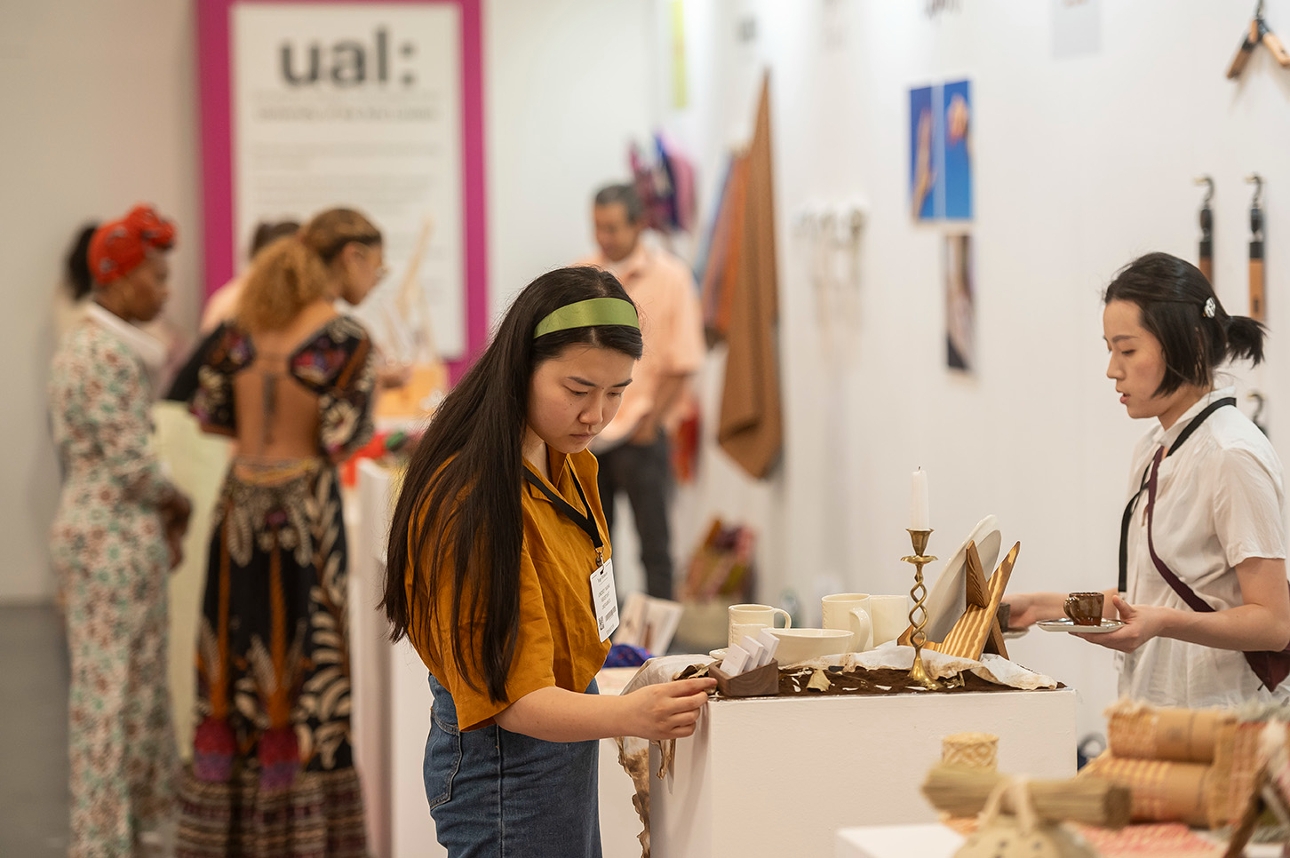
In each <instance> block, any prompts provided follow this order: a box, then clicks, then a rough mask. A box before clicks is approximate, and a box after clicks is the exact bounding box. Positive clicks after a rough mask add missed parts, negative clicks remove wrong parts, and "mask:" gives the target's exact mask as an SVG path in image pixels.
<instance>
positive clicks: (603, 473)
mask: <svg viewBox="0 0 1290 858" xmlns="http://www.w3.org/2000/svg"><path fill="white" fill-rule="evenodd" d="M592 217H593V220H594V222H595V227H596V244H598V245H599V246H600V253H599V254H597V255H596V256H594V257H592V258H591V259H588V260H584V261H585V263H587V264H591V265H595V266H598V267H600V268H604V269H605V270H607V271H609V272H611V273H613V275H614V276H615V277H617V278H618V279H619V281H620V282H621V283H622V284H623V288H625V289H626V290H627V294H628V295H630V296H631V298H632V300H633V301H635V302H636V307H637V311H638V313H639V315H640V321H641V337H642V338H643V339H644V341H645V353H644V355H643V356H642V357H641V359H640V362H639V363H637V365H636V370H635V372H633V373H632V383H631V384H630V385H628V387H627V389H626V390H625V391H624V393H623V401H622V405H621V407H620V408H619V409H618V414H617V416H615V417H614V419H613V422H611V423H610V424H609V425H608V426H607V427H605V429H604V431H602V432H601V433H600V435H599V437H598V438H597V439H596V443H595V446H593V448H592V449H593V450H594V452H595V453H596V457H597V458H598V459H599V460H600V479H599V483H600V497H601V501H602V503H603V504H604V508H605V519H606V521H607V522H608V524H609V527H610V530H611V531H612V530H613V526H614V498H615V496H616V495H617V493H618V492H619V491H623V492H625V493H626V494H627V500H628V501H629V502H630V503H631V505H632V517H633V518H634V519H635V521H636V532H637V534H638V536H639V538H640V543H641V563H642V565H643V566H644V567H645V584H646V590H647V591H648V593H649V595H651V596H656V597H658V598H663V599H670V598H672V546H671V535H670V532H669V527H668V501H669V499H670V496H671V493H672V462H671V453H670V443H669V437H670V435H671V433H672V431H673V430H674V429H675V428H676V425H677V423H679V422H680V420H681V418H682V417H683V416H684V412H685V410H686V408H688V407H689V405H690V395H689V393H690V391H689V382H690V377H691V376H692V375H693V374H694V373H695V372H696V371H697V370H698V369H699V367H700V366H701V365H702V363H703V354H704V344H703V319H702V311H701V309H700V306H699V297H698V290H697V288H696V286H695V283H694V275H693V274H692V273H691V272H690V269H689V267H688V266H687V265H686V264H685V263H683V262H682V261H681V260H679V259H677V258H676V257H675V256H673V255H672V254H670V253H668V252H666V251H664V250H661V249H659V248H655V247H650V246H647V245H646V244H645V243H644V242H643V241H641V234H642V233H643V232H644V231H645V219H644V207H643V206H642V205H641V200H640V197H639V196H638V195H637V193H636V189H635V188H633V187H632V186H631V185H609V186H608V187H605V188H602V189H601V190H600V191H599V192H598V193H597V194H596V199H595V206H594V208H593V211H592Z"/></svg>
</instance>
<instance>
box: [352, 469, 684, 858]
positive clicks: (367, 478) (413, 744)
mask: <svg viewBox="0 0 1290 858" xmlns="http://www.w3.org/2000/svg"><path fill="white" fill-rule="evenodd" d="M391 489H392V479H391V474H390V472H389V471H388V470H386V469H385V468H383V467H381V466H380V465H377V464H376V463H375V462H371V461H363V462H360V463H359V466H358V498H357V503H353V504H350V508H347V510H346V512H347V515H346V518H347V524H349V525H350V526H349V528H348V532H349V534H350V536H351V538H352V539H353V543H351V545H350V546H349V554H350V581H349V595H350V605H349V614H350V660H351V663H352V664H353V666H354V676H353V700H352V706H353V716H352V717H353V736H354V756H355V763H356V765H357V766H358V771H359V777H360V778H361V779H362V783H363V798H364V803H365V810H366V812H367V830H368V848H369V850H370V851H371V853H372V855H373V856H374V858H413V856H415V858H439V856H446V855H447V852H446V851H445V850H444V848H443V847H442V846H440V845H439V842H438V841H437V840H436V839H435V831H434V820H433V819H431V818H430V810H429V808H428V807H427V806H426V796H425V787H424V786H423V784H422V779H421V764H422V759H423V757H424V756H425V743H426V736H427V735H428V733H429V729H430V703H431V698H430V686H429V684H428V682H427V679H426V668H425V665H423V664H422V663H421V659H420V657H419V656H417V654H416V652H415V651H414V650H413V649H412V647H411V646H410V645H409V644H408V643H407V641H400V642H399V644H398V645H397V646H395V645H391V644H390V642H389V639H388V632H387V626H386V623H385V617H384V615H383V614H381V613H380V612H379V611H378V610H377V607H376V606H377V605H378V603H379V602H380V599H381V593H382V591H383V588H384V582H385V543H386V538H387V535H388V531H389V521H390V514H391V512H392V511H393V509H392V506H391V498H390V492H391ZM633 672H634V671H630V670H629V671H626V672H625V673H624V672H622V671H602V673H601V675H600V676H599V677H598V678H597V679H598V683H599V685H600V687H601V693H602V694H617V693H618V692H619V691H620V690H621V689H622V687H623V686H624V685H626V683H627V681H628V679H630V675H631V673H633ZM633 795H635V789H634V788H633V787H632V782H631V778H630V777H628V776H627V773H626V772H624V771H623V769H622V767H621V766H619V765H618V745H617V743H616V742H615V741H614V740H612V739H605V740H603V741H601V743H600V834H601V841H602V844H603V850H604V856H605V858H638V856H639V855H640V854H641V848H640V842H639V841H638V840H637V839H636V836H637V834H638V833H639V832H640V818H639V817H638V816H637V815H636V811H635V809H634V808H633V807H632V796H633ZM654 854H656V855H659V854H663V853H658V852H656V853H654Z"/></svg>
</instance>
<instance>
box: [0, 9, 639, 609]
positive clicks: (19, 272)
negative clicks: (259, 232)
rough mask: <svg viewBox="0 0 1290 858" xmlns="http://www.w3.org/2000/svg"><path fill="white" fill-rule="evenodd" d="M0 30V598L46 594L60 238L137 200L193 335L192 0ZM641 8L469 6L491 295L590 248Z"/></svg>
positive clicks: (177, 312) (631, 75) (38, 13)
mask: <svg viewBox="0 0 1290 858" xmlns="http://www.w3.org/2000/svg"><path fill="white" fill-rule="evenodd" d="M3 6H4V8H3V18H4V22H5V23H4V26H3V27H2V28H0V79H2V80H3V81H4V82H3V83H0V108H2V109H3V115H4V116H5V121H4V122H3V123H0V153H3V158H0V188H3V191H4V201H5V205H4V207H3V209H2V210H0V258H4V259H5V260H6V261H7V268H6V272H5V277H4V282H5V283H6V284H7V285H6V286H5V287H3V288H4V290H5V291H4V297H5V306H6V307H7V308H8V310H9V312H10V325H9V329H8V331H7V333H6V336H5V337H3V338H0V365H3V366H4V367H5V371H6V376H7V379H8V381H7V384H6V387H5V391H6V394H7V396H6V398H7V400H8V402H7V406H6V408H5V409H4V412H5V416H4V418H3V420H2V421H0V473H3V474H4V475H5V477H4V479H3V480H0V543H2V544H4V545H5V546H7V548H8V553H7V556H6V562H5V564H4V566H3V569H2V570H0V601H8V600H15V599H19V600H25V599H41V598H48V597H49V596H50V595H52V592H53V580H52V577H51V575H50V573H49V570H48V552H47V548H46V531H47V528H48V526H49V522H50V520H51V518H52V516H53V513H54V508H55V505H56V503H57V498H58V471H57V466H56V464H55V460H54V455H53V449H52V447H51V445H50V443H49V440H48V431H47V424H46V417H45V395H44V388H45V381H46V377H47V374H48V365H49V360H50V357H51V356H52V354H53V350H54V345H55V336H54V330H53V298H52V296H53V294H54V292H55V289H56V284H57V283H58V282H59V278H60V276H61V264H62V257H63V254H64V253H65V251H66V248H67V245H68V244H69V243H70V241H71V238H72V233H73V231H74V230H75V229H76V228H77V227H78V226H79V225H80V224H81V223H82V222H83V221H85V220H87V219H90V218H106V217H115V216H117V215H119V214H122V213H124V212H125V211H126V209H127V208H128V207H129V206H130V205H132V204H133V203H134V202H136V201H139V200H147V201H151V202H154V203H155V204H156V205H158V206H159V207H160V209H161V210H162V211H163V212H164V213H166V214H167V215H169V216H171V217H174V218H175V219H176V220H177V221H178V222H179V226H180V241H179V245H178V248H177V249H176V251H175V253H174V256H173V277H172V283H171V288H172V298H171V302H170V306H169V307H168V308H167V315H168V316H169V317H170V318H171V319H172V320H173V321H174V322H175V324H176V325H177V326H179V327H180V328H182V329H184V330H192V329H193V328H195V326H196V316H197V308H198V302H199V297H198V296H199V295H200V293H201V283H200V282H199V280H198V278H199V276H200V270H201V267H200V263H201V258H200V251H199V247H200V244H199V240H198V236H199V235H200V230H201V221H200V213H199V202H200V175H199V171H198V157H199V153H198V148H197V147H198V134H197V128H198V126H197V111H196V83H195V58H194V54H193V44H194V38H193V14H192V10H193V8H194V7H193V4H192V2H191V0H188V2H174V0H118V2H114V3H111V4H104V3H96V2H92V1H91V0H51V2H47V3H16V2H8V3H4V4H3ZM650 15H651V9H650V8H649V6H648V5H647V4H644V3H641V2H639V0H612V1H610V0H607V2H596V3H588V2H579V0H523V1H522V2H521V0H487V2H485V4H484V36H483V38H484V51H485V69H484V80H485V87H486V89H485V93H486V100H487V105H486V110H487V112H486V116H485V134H486V140H487V146H488V153H487V163H488V176H487V182H488V204H489V212H488V216H489V266H490V283H491V295H490V299H491V306H492V307H493V308H494V310H495V311H500V310H501V309H503V308H504V307H505V306H506V305H507V304H508V303H509V301H510V298H511V297H512V296H513V294H514V292H515V291H517V290H518V289H519V288H521V287H522V286H523V285H524V284H525V283H527V282H528V281H529V280H531V279H532V278H533V277H534V276H536V275H537V274H539V273H541V272H542V271H545V270H547V269H549V268H553V267H556V266H558V265H561V264H566V263H568V262H570V261H572V260H574V259H577V258H579V257H582V256H585V255H586V254H587V253H588V252H589V251H590V250H591V248H592V247H593V244H592V239H591V228H590V199H591V194H592V193H593V192H594V190H595V189H596V188H597V187H598V186H599V185H600V184H602V183H605V182H608V181H613V180H619V179H622V178H624V177H625V176H626V175H627V159H626V152H627V144H628V142H629V141H630V140H632V139H640V140H644V139H646V135H647V134H648V132H649V130H650V128H651V121H650V105H651V98H650V96H649V89H648V88H649V86H650V85H651V82H652V77H651V75H650V73H649V68H650V66H649V60H650V55H649V51H648V47H649V43H650V38H651V32H650V26H649V25H650V21H651V18H650Z"/></svg>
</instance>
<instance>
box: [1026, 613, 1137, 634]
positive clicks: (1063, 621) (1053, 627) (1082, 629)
mask: <svg viewBox="0 0 1290 858" xmlns="http://www.w3.org/2000/svg"><path fill="white" fill-rule="evenodd" d="M1035 625H1037V626H1039V628H1041V629H1043V630H1044V631H1046V632H1071V633H1072V634H1077V635H1101V634H1106V633H1107V632H1113V631H1115V630H1116V629H1118V628H1120V627H1121V626H1123V625H1124V623H1122V622H1120V621H1119V620H1107V619H1103V620H1102V625H1100V626H1081V625H1076V623H1075V621H1074V620H1072V619H1069V618H1067V617H1060V618H1058V619H1056V620H1040V621H1039V622H1037V623H1035Z"/></svg>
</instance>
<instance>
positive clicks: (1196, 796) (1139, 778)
mask: <svg viewBox="0 0 1290 858" xmlns="http://www.w3.org/2000/svg"><path fill="white" fill-rule="evenodd" d="M1210 775H1211V767H1210V766H1207V765H1204V764H1202V763H1179V762H1172V761H1167V760H1130V759H1122V758H1119V757H1116V756H1114V755H1112V754H1111V752H1110V751H1107V752H1106V753H1104V754H1102V755H1101V756H1099V757H1098V758H1097V759H1095V760H1093V761H1092V762H1091V763H1089V764H1088V765H1087V766H1085V767H1084V769H1083V770H1082V771H1081V772H1080V773H1079V777H1080V778H1086V777H1088V778H1101V779H1102V780H1107V781H1110V782H1111V783H1113V784H1117V785H1119V786H1125V787H1128V788H1129V790H1130V792H1131V793H1132V796H1133V798H1132V802H1131V811H1130V812H1131V814H1132V816H1133V819H1134V821H1135V822H1140V821H1150V822H1185V823H1187V824H1188V825H1193V826H1198V827H1208V826H1209V825H1210V818H1209V801H1208V797H1209V791H1208V781H1209V778H1210Z"/></svg>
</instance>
